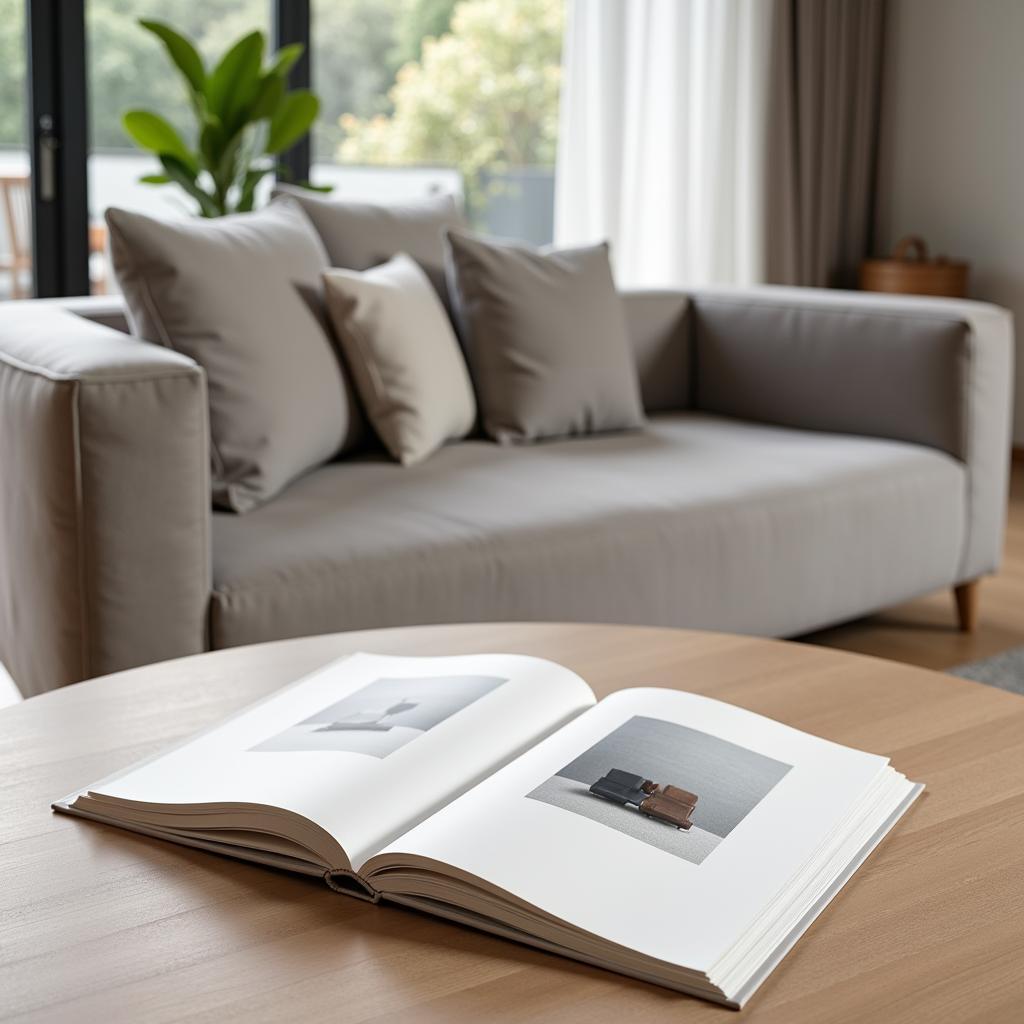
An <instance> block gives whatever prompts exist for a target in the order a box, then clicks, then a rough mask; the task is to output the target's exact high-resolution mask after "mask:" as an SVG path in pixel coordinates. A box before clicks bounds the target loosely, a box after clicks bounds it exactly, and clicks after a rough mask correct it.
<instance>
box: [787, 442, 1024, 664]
mask: <svg viewBox="0 0 1024 1024" xmlns="http://www.w3.org/2000/svg"><path fill="white" fill-rule="evenodd" d="M801 640H803V641H805V642H807V643H813V644H822V645H823V646H826V647H837V648H840V649H841V650H844V651H856V652H858V653H859V654H873V655H876V656H877V657H879V658H889V659H891V660H892V661H903V662H907V663H908V664H911V665H920V666H922V667H923V668H934V669H947V668H952V667H953V666H955V665H962V664H964V663H965V662H968V661H977V660H979V659H981V658H987V657H989V656H991V655H993V654H998V653H999V652H1000V651H1005V650H1007V649H1009V648H1011V647H1018V646H1020V645H1024V459H1018V460H1017V461H1015V462H1014V465H1013V472H1012V476H1011V481H1010V507H1009V513H1008V516H1007V524H1006V550H1005V554H1004V557H1003V566H1002V569H1001V570H1000V572H999V573H998V575H996V576H992V577H987V578H986V579H984V580H983V581H982V584H981V608H980V614H979V624H978V628H977V631H976V632H974V633H970V634H968V633H961V632H959V630H958V629H957V625H956V613H955V611H954V608H953V595H952V593H951V592H950V591H940V592H939V593H937V594H931V595H929V596H928V597H923V598H920V599H918V600H916V601H910V602H908V603H907V604H904V605H899V606H897V607H895V608H890V609H887V610H886V611H885V612H883V613H881V614H879V615H872V616H870V617H869V618H866V619H858V620H857V621H856V622H850V623H847V624H845V625H842V626H835V627H833V628H832V629H825V630H822V631H821V632H819V633H812V634H810V635H808V636H805V637H801Z"/></svg>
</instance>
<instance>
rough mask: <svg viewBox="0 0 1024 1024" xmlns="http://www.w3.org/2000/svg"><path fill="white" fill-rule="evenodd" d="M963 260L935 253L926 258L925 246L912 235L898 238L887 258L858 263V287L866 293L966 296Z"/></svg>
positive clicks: (960, 297) (926, 250) (965, 273)
mask: <svg viewBox="0 0 1024 1024" xmlns="http://www.w3.org/2000/svg"><path fill="white" fill-rule="evenodd" d="M969 269H970V268H969V265H968V264H967V263H956V262H954V261H952V260H947V259H946V258H945V256H939V257H937V258H936V259H934V260H930V259H928V246H927V245H925V243H924V240H923V239H921V238H918V237H917V236H916V235H909V236H908V237H907V238H903V239H900V241H899V242H898V243H897V244H896V248H895V249H894V250H893V254H892V258H891V259H888V260H865V261H864V262H863V263H862V264H861V265H860V286H861V288H862V289H863V290H864V291H866V292H899V293H901V294H903V295H948V296H950V297H951V298H956V299H962V298H964V297H965V296H966V295H967V272H968V270H969Z"/></svg>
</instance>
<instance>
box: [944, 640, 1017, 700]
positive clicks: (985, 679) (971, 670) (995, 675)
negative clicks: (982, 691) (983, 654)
mask: <svg viewBox="0 0 1024 1024" xmlns="http://www.w3.org/2000/svg"><path fill="white" fill-rule="evenodd" d="M949 674H950V675H953V676H960V677H962V678H963V679H973V680H974V681H975V682H977V683H988V685H989V686H998V687H999V689H1001V690H1009V691H1010V692H1011V693H1021V694H1024V647H1011V648H1010V650H1008V651H1003V652H1002V654H994V655H993V656H992V657H991V658H982V659H981V661H971V662H968V663H967V664H966V665H958V666H957V667H956V668H951V669H950V670H949Z"/></svg>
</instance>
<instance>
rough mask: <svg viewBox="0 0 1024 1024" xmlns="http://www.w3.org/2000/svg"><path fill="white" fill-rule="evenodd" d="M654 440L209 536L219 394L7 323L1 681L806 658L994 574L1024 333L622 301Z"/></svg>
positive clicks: (931, 315)
mask: <svg viewBox="0 0 1024 1024" xmlns="http://www.w3.org/2000/svg"><path fill="white" fill-rule="evenodd" d="M626 305H627V311H628V320H629V325H630V330H631V333H632V337H633V342H634V345H635V351H636V359H637V363H638V366H639V370H640V377H641V382H642V389H643V398H644V403H645V407H646V411H647V413H648V415H649V417H650V422H649V426H648V428H647V429H645V430H644V431H642V432H639V433H625V434H616V435H605V436H595V437H591V438H587V439H577V440H568V441H562V442H554V443H546V444H538V445H534V446H529V447H499V446H497V445H495V444H492V443H490V442H485V441H482V440H470V441H466V442H463V443H460V444H455V445H451V446H449V447H447V448H444V449H443V450H441V451H440V452H438V453H437V454H435V455H434V456H433V457H432V458H430V459H428V460H427V461H426V462H425V463H423V464H421V465H418V466H415V467H412V468H402V467H401V466H399V465H397V464H395V463H393V462H391V461H390V460H388V459H387V458H385V457H384V456H383V455H382V454H380V453H378V452H376V451H372V450H368V451H366V452H363V453H361V454H360V455H358V456H356V457H354V458H348V459H345V460H344V461H338V462H335V463H332V464H329V465H326V466H323V467H321V468H319V469H317V470H315V471H313V472H311V473H309V474H308V475H307V476H305V477H303V478H301V479H299V480H298V481H296V482H295V483H293V484H292V485H291V486H290V487H289V488H288V489H287V490H286V491H285V492H284V493H283V494H281V495H279V496H278V497H277V498H276V499H274V500H273V501H271V502H270V503H269V504H268V505H266V506H264V507H262V508H259V509H257V510H255V511H253V512H250V513H248V514H246V515H242V516H239V515H234V514H228V513H219V512H213V513H211V510H210V500H209V477H208V472H209V468H208V458H209V441H208V424H207V411H206V380H205V377H204V374H203V372H202V371H201V370H200V369H199V368H198V367H197V366H196V365H195V364H194V363H192V362H191V361H190V360H188V359H187V358H185V357H183V356H181V355H178V354H176V353H174V352H171V351H169V350H167V349H165V348H160V347H158V346H156V345H151V344H147V343H144V342H141V341H138V340H135V339H133V338H131V337H129V336H128V335H127V334H126V333H124V331H125V329H126V328H125V321H124V318H123V316H122V313H121V310H120V307H119V305H118V302H117V300H109V299H94V300H68V301H66V302H52V301H49V302H24V303H10V304H6V305H4V306H3V307H2V308H0V481H2V488H0V660H3V661H4V662H5V663H6V664H7V666H8V668H9V670H10V671H11V673H12V674H13V676H14V678H15V679H16V680H17V681H18V683H19V684H20V685H21V687H22V689H23V691H24V692H25V693H26V694H32V693H39V692H42V691H45V690H48V689H52V688H54V687H56V686H61V685H63V684H66V683H71V682H74V681H75V680H79V679H84V678H87V677H90V676H95V675H99V674H102V673H106V672H111V671H115V670H117V669H123V668H128V667H130V666H134V665H139V664H144V663H148V662H153V661H158V660H161V659H165V658H173V657H177V656H180V655H186V654H193V653H196V652H200V651H204V650H208V649H211V648H222V647H230V646H234V645H237V644H245V643H253V642H257V641H263V640H273V639H277V638H281V637H292V636H299V635H303V634H310V633H316V632H323V631H329V630H346V629H358V628H363V627H371V626H386V625H399V624H409V623H429V622H452V621H458V620H476V621H487V620H500V619H533V620H538V619H541V620H543V619H551V620H589V621H605V622H627V623H647V624H652V625H671V626H690V627H699V628H706V629H717V630H728V631H735V632H742V633H755V634H767V635H776V636H788V635H794V634H799V633H802V632H805V631H808V630H811V629H814V628H817V627H820V626H825V625H827V624H830V623H835V622H838V621H841V620H845V619H850V618H852V617H856V616H859V615H862V614H865V613H867V612H871V611H873V610H876V609H878V608H881V607H884V606H886V605H890V604H893V603H896V602H899V601H902V600H905V599H907V598H911V597H914V596H916V595H919V594H922V593H924V592H926V591H930V590H933V589H936V588H939V587H948V586H957V585H961V584H965V583H969V582H970V581H974V580H976V579H977V578H978V577H980V576H982V575H983V574H985V573H989V572H992V571H993V570H994V569H995V568H996V567H997V565H998V563H999V558H1000V551H1001V546H1002V533H1003V522H1004V509H1005V499H1006V485H1007V469H1008V445H1009V407H1010V377H1011V348H1012V325H1011V321H1010V317H1009V315H1008V314H1007V313H1006V312H1005V311H1003V310H1001V309H998V308H996V307H993V306H988V305H983V304H980V303H971V302H954V301H947V300H927V299H904V298H892V297H883V296H877V295H861V294H855V293H843V292H824V291H812V290H797V289H772V288H764V289H756V290H748V291H700V292H696V293H693V294H689V295H687V294H683V293H669V292H659V293H634V294H628V295H627V296H626Z"/></svg>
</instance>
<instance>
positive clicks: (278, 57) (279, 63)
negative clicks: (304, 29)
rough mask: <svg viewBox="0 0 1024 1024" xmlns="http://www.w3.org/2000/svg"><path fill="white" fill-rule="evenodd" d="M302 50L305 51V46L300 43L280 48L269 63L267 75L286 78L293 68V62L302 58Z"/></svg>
mask: <svg viewBox="0 0 1024 1024" xmlns="http://www.w3.org/2000/svg"><path fill="white" fill-rule="evenodd" d="M303 50H305V46H303V45H302V43H291V44H290V45H289V46H282V47H281V49H280V50H278V51H277V53H275V54H274V59H273V60H272V61H271V62H270V67H268V68H267V74H268V75H280V76H281V77H282V78H287V77H288V72H289V71H291V69H292V68H293V67H294V66H295V62H296V61H297V60H298V59H299V58H300V57H301V56H302V51H303Z"/></svg>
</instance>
